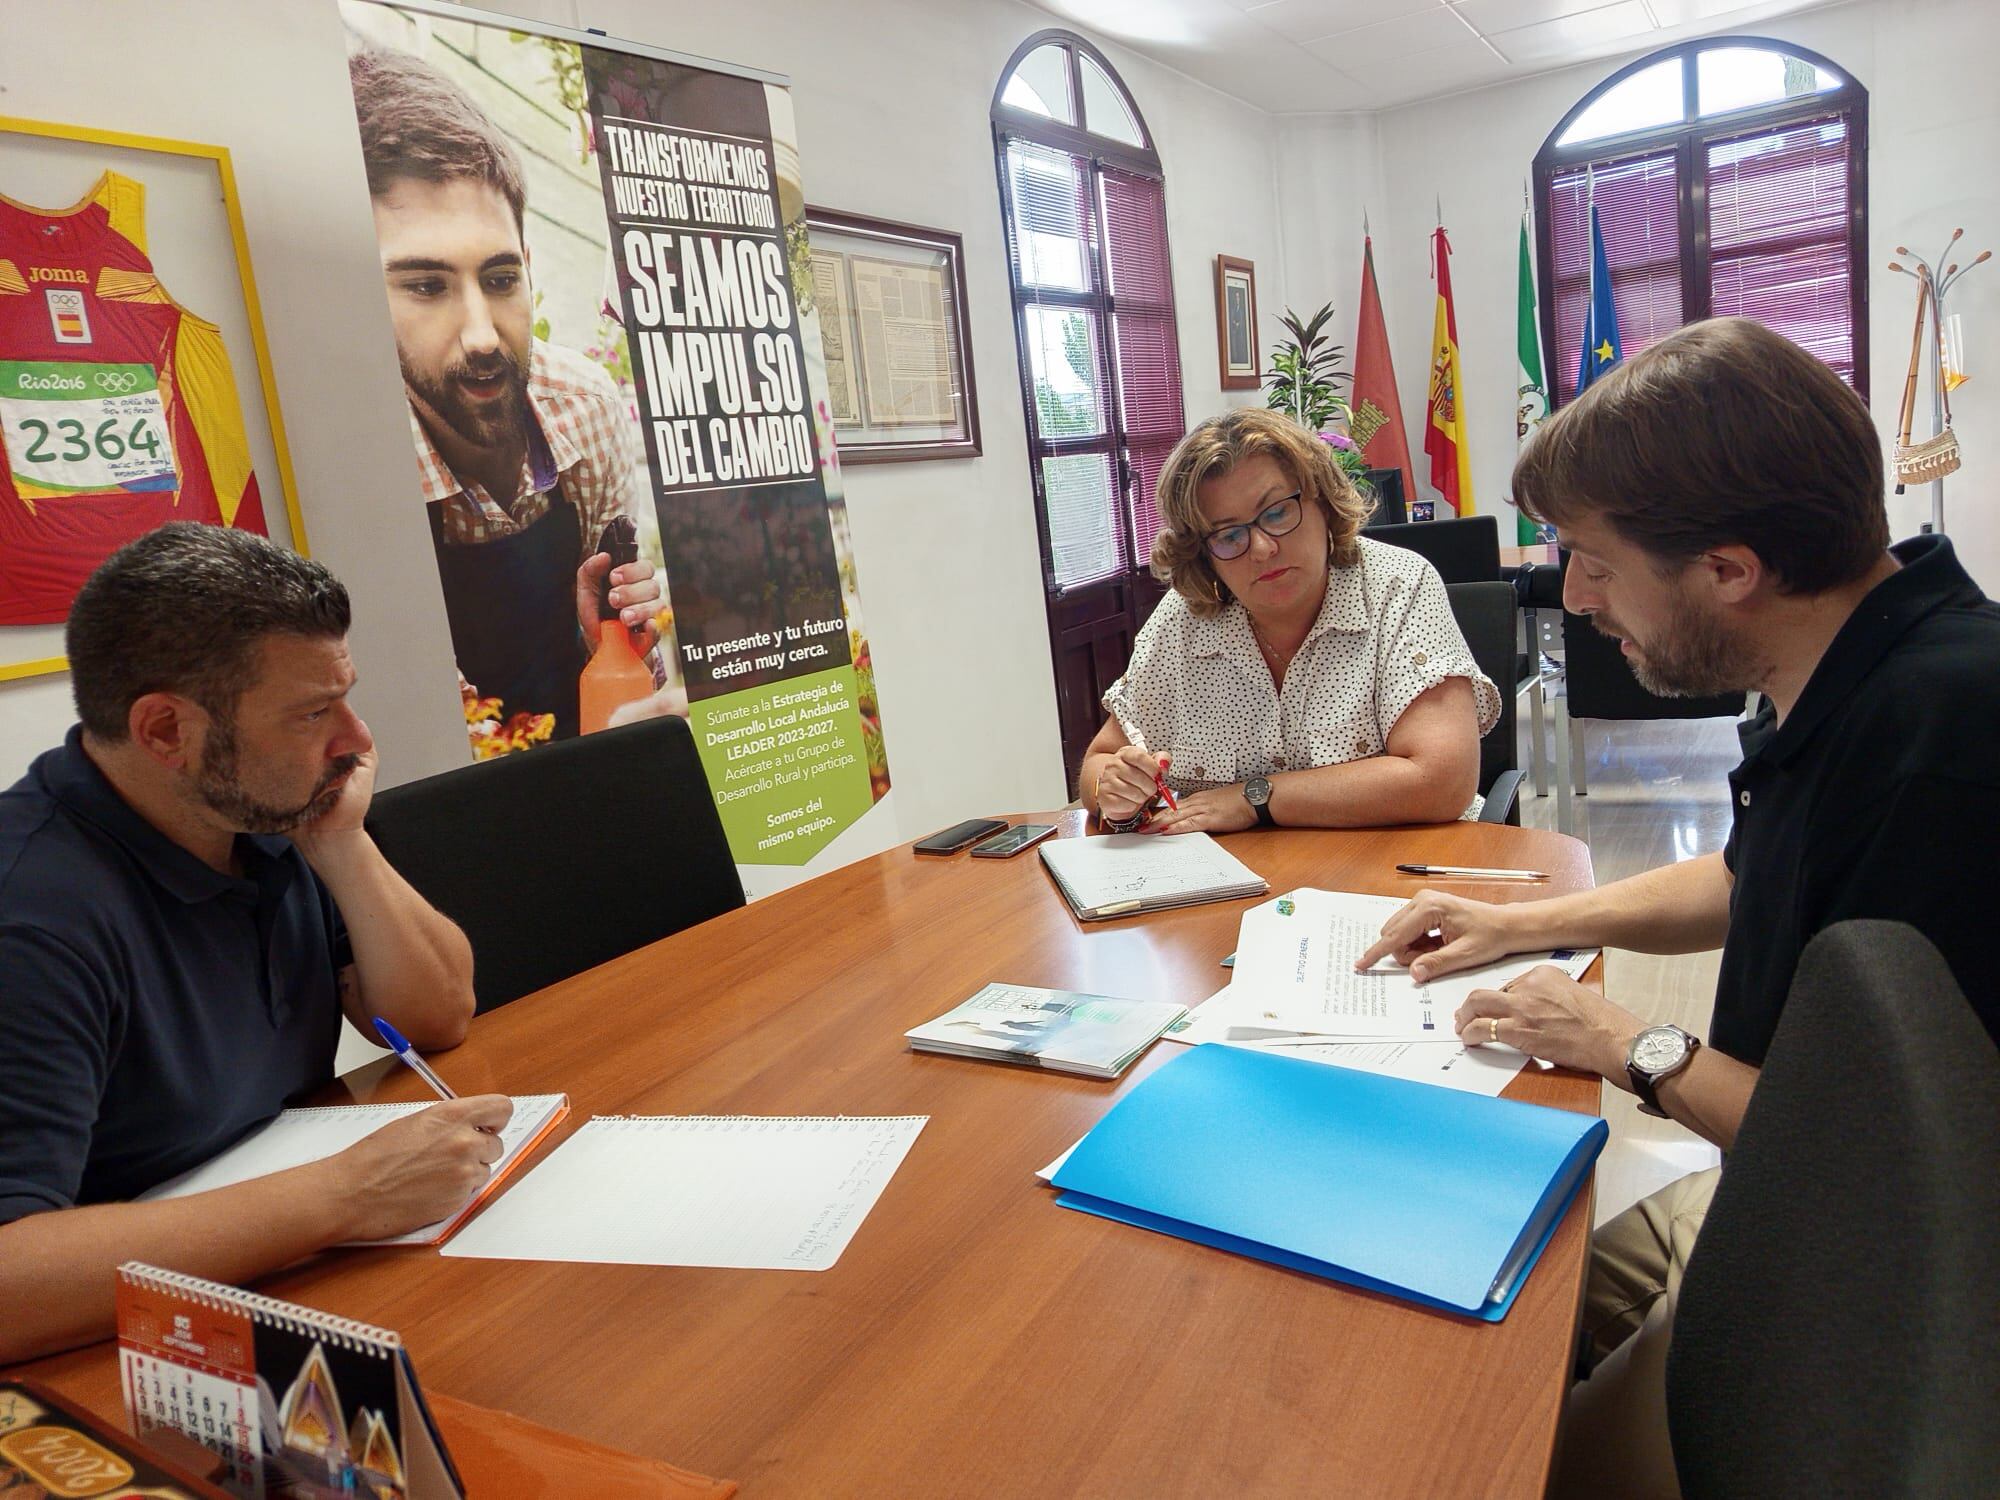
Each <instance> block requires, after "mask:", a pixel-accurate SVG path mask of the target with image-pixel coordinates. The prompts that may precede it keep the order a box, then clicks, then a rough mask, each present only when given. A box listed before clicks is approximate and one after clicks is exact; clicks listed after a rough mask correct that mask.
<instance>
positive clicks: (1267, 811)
mask: <svg viewBox="0 0 2000 1500" xmlns="http://www.w3.org/2000/svg"><path fill="white" fill-rule="evenodd" d="M1243 800H1244V801H1245V802H1247V803H1249V804H1250V808H1251V811H1253V812H1255V813H1256V814H1257V826H1258V827H1259V828H1276V827H1277V826H1278V820H1277V819H1276V818H1274V817H1272V816H1271V781H1270V778H1269V777H1267V776H1252V777H1251V778H1250V779H1249V780H1248V781H1246V782H1244V783H1243Z"/></svg>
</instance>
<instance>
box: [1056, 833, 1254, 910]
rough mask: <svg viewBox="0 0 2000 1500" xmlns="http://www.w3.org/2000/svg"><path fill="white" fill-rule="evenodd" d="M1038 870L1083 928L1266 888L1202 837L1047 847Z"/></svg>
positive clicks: (1143, 837)
mask: <svg viewBox="0 0 2000 1500" xmlns="http://www.w3.org/2000/svg"><path fill="white" fill-rule="evenodd" d="M1041 850H1042V863H1043V864H1045V865H1047V866H1048V867H1049V873H1050V874H1051V875H1053V876H1054V877H1055V881H1056V884H1057V886H1059V887H1060V888H1061V890H1062V893H1063V896H1064V897H1065V898H1066V899H1067V900H1068V901H1069V904H1070V906H1071V907H1072V908H1073V909H1074V910H1075V912H1076V914H1077V915H1078V916H1079V917H1081V918H1082V919H1083V920H1084V921H1086V922H1095V921H1098V920H1100V919H1101V918H1105V917H1123V916H1130V915H1132V914H1134V913H1137V912H1142V911H1159V910H1162V909H1163V908H1165V907H1169V906H1193V905H1195V904H1197V903H1198V902H1202V901H1230V900H1234V899H1236V898H1237V897H1239V896H1258V895H1262V894H1263V893H1264V892H1265V891H1268V890H1269V889H1270V888H1271V887H1270V884H1269V883H1268V882H1267V881H1266V880H1265V879H1264V877H1263V876H1261V875H1259V874H1258V873H1257V872H1256V871H1255V870H1252V869H1251V868H1250V867H1249V866H1248V865H1246V864H1244V863H1243V861H1242V860H1240V859H1238V858H1237V857H1236V856H1235V855H1233V854H1231V853H1230V852H1229V851H1228V850H1227V849H1224V848H1223V847H1222V845H1220V844H1218V843H1217V842H1216V841H1215V840H1214V839H1212V838H1210V837H1209V836H1208V835H1207V834H1205V833H1112V834H1100V835H1098V836H1097V837H1094V838H1085V839H1051V840H1049V842H1047V843H1045V844H1043V845H1042V846H1041Z"/></svg>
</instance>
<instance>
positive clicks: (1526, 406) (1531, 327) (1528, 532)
mask: <svg viewBox="0 0 2000 1500" xmlns="http://www.w3.org/2000/svg"><path fill="white" fill-rule="evenodd" d="M1519 300H1520V309H1521V313H1520V321H1519V324H1518V326H1517V327H1516V330H1515V334H1514V349H1515V352H1516V354H1517V355H1518V357H1519V360H1520V365H1521V373H1520V379H1521V389H1520V391H1519V393H1518V398H1519V399H1518V404H1517V405H1516V406H1515V408H1514V440H1515V444H1516V446H1517V447H1518V446H1522V445H1525V444H1526V443H1527V441H1528V437H1529V435H1530V434H1531V433H1533V432H1534V430H1535V429H1536V428H1537V427H1539V426H1541V425H1542V422H1543V420H1544V419H1545V418H1547V416H1548V414H1549V387H1548V382H1547V381H1546V380H1544V379H1543V377H1542V325H1541V322H1540V320H1539V319H1537V318H1536V316H1535V263H1534V261H1533V260H1532V259H1530V258H1529V255H1528V215H1527V212H1526V210H1523V211H1522V214H1521V295H1520V299H1519ZM1542 539H1543V538H1542V529H1541V527H1539V526H1537V525H1536V524H1535V523H1534V522H1533V521H1531V520H1529V519H1528V518H1527V517H1526V516H1524V515H1522V514H1521V513H1520V512H1519V511H1518V510H1517V511H1516V512H1515V513H1514V540H1515V541H1516V542H1518V543H1519V544H1520V545H1521V546H1523V547H1532V546H1533V545H1534V544H1535V543H1537V542H1539V541H1541V540H1542Z"/></svg>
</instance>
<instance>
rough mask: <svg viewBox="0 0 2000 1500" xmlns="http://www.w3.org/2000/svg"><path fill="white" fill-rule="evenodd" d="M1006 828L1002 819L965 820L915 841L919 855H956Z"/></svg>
mask: <svg viewBox="0 0 2000 1500" xmlns="http://www.w3.org/2000/svg"><path fill="white" fill-rule="evenodd" d="M1006 826H1007V823H1006V820H1005V819H1004V818H967V819H966V820H965V821H964V822H963V823H956V824H954V825H952V826H951V827H950V828H947V829H945V830H944V832H942V833H934V834H932V835H931V836H930V837H929V838H927V839H920V840H918V841H917V846H916V848H917V853H919V854H956V853H958V851H959V850H961V849H963V848H964V847H965V846H966V845H967V844H976V843H978V842H979V841H980V840H981V839H983V838H985V837H986V835H987V834H989V833H998V832H999V831H1000V830H1001V829H1002V828H1005V827H1006Z"/></svg>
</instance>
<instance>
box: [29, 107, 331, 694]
mask: <svg viewBox="0 0 2000 1500" xmlns="http://www.w3.org/2000/svg"><path fill="white" fill-rule="evenodd" d="M9 136H27V137H32V138H40V139H45V140H58V141H67V142H72V143H75V144H80V145H88V146H102V147H111V148H114V149H116V150H119V151H129V152H145V153H153V154H156V155H161V156H168V157H182V158H186V157H193V158H199V159H202V160H206V161H209V162H212V163H213V164H214V167H215V173H216V186H217V189H218V191H219V192H220V195H221V200H222V214H223V217H224V219H225V221H226V222H227V225H228V229H229V238H230V242H231V245H232V248H233V250H234V254H235V257H236V281H237V288H238V291H239V293H240V295H241V298H242V313H243V318H244V321H245V322H247V324H248V330H249V338H250V345H251V349H252V351H253V353H254V354H255V357H256V365H257V386H258V389H259V390H260V392H261V393H262V397H263V403H264V406H263V418H264V429H265V431H267V432H268V434H269V437H270V446H271V455H272V458H273V461H274V463H275V466H276V469H277V473H276V476H275V477H276V479H277V481H278V486H279V488H280V489H281V490H282V491H283V492H284V502H285V520H286V524H287V525H288V526H289V527H290V530H291V544H292V546H293V547H294V548H295V549H296V550H297V551H298V552H300V553H301V554H303V555H310V550H309V548H308V545H307V540H306V525H305V517H304V516H303V515H302V514H301V513H300V511H299V495H298V484H297V482H296V480H295V478H294V476H293V473H292V457H291V450H290V448H289V446H288V445H287V443H286V441H285V422H284V415H283V412H282V411H281V409H280V407H279V404H278V386H277V381H276V379H275V378H274V376H273V374H272V369H271V351H270V347H269V344H268V342H267V340H266V338H265V335H264V313H263V307H262V304H261V303H260V302H259V301H258V298H257V278H256V274H255V273H254V272H253V270H252V269H251V265H250V241H249V237H248V236H247V235H246V233H245V232H244V228H243V210H242V205H241V202H240V200H239V198H238V195H237V189H236V172H235V168H234V167H233V166H232V165H231V162H230V157H229V148H228V147H227V146H212V145H208V144H205V143H203V142H200V141H182V140H174V139H171V138H169V137H166V136H152V135H136V134H133V133H131V132H128V131H122V130H99V129H95V128H93V127H91V126H86V125H64V124H58V123H55V122H52V121H48V120H29V119H23V118H21V117H19V116H16V115H0V145H5V144H7V137H9ZM8 186H9V183H8V182H7V180H6V176H5V166H4V159H3V158H0V192H4V191H6V189H7V187H8ZM239 368H240V367H239ZM239 383H240V382H239ZM238 394H239V397H240V398H242V400H243V402H244V404H245V406H246V407H247V405H248V396H249V392H248V391H247V389H246V390H239V393H238ZM46 628H48V627H36V626H10V627H0V642H4V640H5V634H4V631H5V630H10V629H25V630H33V629H46ZM0 654H4V645H0ZM68 668H69V661H68V659H67V658H66V657H62V656H41V657H35V658H31V659H29V660H25V661H17V662H8V661H0V682H9V681H14V680H17V679H20V678H24V677H37V676H43V675H46V674H48V673H53V672H63V671H67V670H68Z"/></svg>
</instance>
